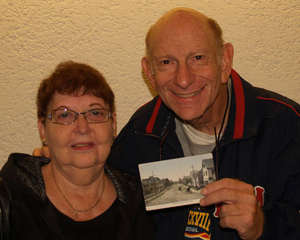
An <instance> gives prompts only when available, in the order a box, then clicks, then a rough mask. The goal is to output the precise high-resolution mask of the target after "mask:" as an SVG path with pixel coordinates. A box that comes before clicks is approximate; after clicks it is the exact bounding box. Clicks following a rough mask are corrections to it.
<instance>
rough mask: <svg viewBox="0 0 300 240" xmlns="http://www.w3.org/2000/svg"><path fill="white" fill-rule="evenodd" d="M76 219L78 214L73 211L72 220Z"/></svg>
mask: <svg viewBox="0 0 300 240" xmlns="http://www.w3.org/2000/svg"><path fill="white" fill-rule="evenodd" d="M77 217H78V213H77V211H76V210H74V212H73V218H74V219H76V218H77Z"/></svg>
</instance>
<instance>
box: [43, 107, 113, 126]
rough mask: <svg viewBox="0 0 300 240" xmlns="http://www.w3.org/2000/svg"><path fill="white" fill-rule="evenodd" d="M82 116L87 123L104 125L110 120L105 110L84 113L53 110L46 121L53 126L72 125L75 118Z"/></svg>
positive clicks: (91, 110)
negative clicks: (53, 124) (49, 121)
mask: <svg viewBox="0 0 300 240" xmlns="http://www.w3.org/2000/svg"><path fill="white" fill-rule="evenodd" d="M80 114H83V115H84V117H85V119H86V121H87V122H88V123H92V124H93V123H104V122H107V121H108V120H109V119H110V118H111V115H112V114H111V113H110V112H109V110H108V109H105V108H95V109H90V110H87V111H85V112H75V111H73V110H69V109H65V108H59V109H54V110H52V111H51V113H49V114H48V117H47V119H49V120H51V122H52V123H55V124H63V125H67V124H73V123H74V122H75V121H76V120H77V116H78V115H80Z"/></svg>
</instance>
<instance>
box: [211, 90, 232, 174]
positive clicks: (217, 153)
mask: <svg viewBox="0 0 300 240" xmlns="http://www.w3.org/2000/svg"><path fill="white" fill-rule="evenodd" d="M228 106H229V92H228V88H227V102H226V108H225V113H224V116H223V120H222V124H221V128H220V131H219V134H218V135H217V130H216V128H215V127H214V131H215V140H216V167H215V172H216V179H217V180H218V179H219V171H218V168H219V166H218V162H219V144H220V140H221V139H220V138H221V134H222V131H223V127H224V123H225V119H226V115H227V111H228Z"/></svg>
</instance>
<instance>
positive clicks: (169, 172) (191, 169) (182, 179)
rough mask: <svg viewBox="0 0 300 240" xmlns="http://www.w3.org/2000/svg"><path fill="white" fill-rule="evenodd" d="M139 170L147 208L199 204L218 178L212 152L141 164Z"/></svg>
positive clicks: (148, 209) (154, 208)
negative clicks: (209, 186) (206, 190)
mask: <svg viewBox="0 0 300 240" xmlns="http://www.w3.org/2000/svg"><path fill="white" fill-rule="evenodd" d="M139 171H140V177H141V183H142V187H143V194H144V199H145V204H146V210H147V211H150V210H156V209H162V208H170V207H177V206H183V205H191V204H197V203H199V200H200V199H201V198H202V197H204V196H203V195H202V194H201V190H202V188H203V187H204V186H206V185H207V184H209V183H211V182H214V181H216V174H215V167H214V162H213V157H212V154H202V155H197V156H191V157H184V158H177V159H170V160H164V161H157V162H151V163H144V164H139Z"/></svg>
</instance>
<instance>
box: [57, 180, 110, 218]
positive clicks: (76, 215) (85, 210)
mask: <svg viewBox="0 0 300 240" xmlns="http://www.w3.org/2000/svg"><path fill="white" fill-rule="evenodd" d="M53 180H54V182H55V185H56V187H57V188H58V190H59V192H60V194H61V195H62V197H63V198H64V199H65V200H66V202H67V203H68V204H69V206H70V207H71V208H72V210H73V218H74V219H75V218H77V217H78V213H84V212H88V211H90V210H92V209H93V208H94V207H96V206H97V204H98V203H99V202H100V200H101V198H102V196H103V193H104V189H105V176H104V182H103V188H102V192H101V195H100V197H99V199H98V200H97V202H96V203H95V204H94V205H93V206H92V207H90V208H88V209H83V210H78V209H75V208H74V207H73V206H72V204H71V203H70V202H69V200H68V199H67V198H66V196H65V195H64V193H63V192H62V190H61V189H60V187H59V186H58V185H57V183H56V181H55V179H54V178H53Z"/></svg>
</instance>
